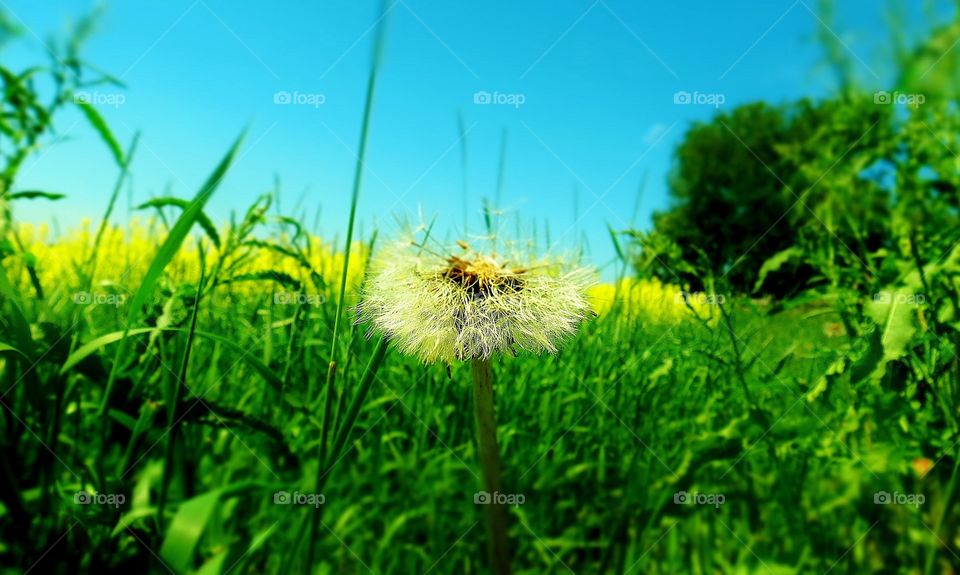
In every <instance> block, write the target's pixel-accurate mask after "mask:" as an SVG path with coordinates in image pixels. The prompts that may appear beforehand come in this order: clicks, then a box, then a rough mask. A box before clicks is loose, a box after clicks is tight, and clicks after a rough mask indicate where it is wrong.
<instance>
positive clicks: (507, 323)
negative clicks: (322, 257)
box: [358, 242, 593, 363]
mask: <svg viewBox="0 0 960 575" xmlns="http://www.w3.org/2000/svg"><path fill="white" fill-rule="evenodd" d="M458 244H459V247H460V251H461V253H460V254H459V255H449V256H442V255H440V254H435V253H431V252H428V251H427V250H421V249H420V247H419V246H411V245H409V244H399V245H394V246H392V247H390V248H388V249H386V250H384V251H383V252H381V253H380V254H379V255H378V256H376V257H375V258H374V260H373V261H372V262H371V266H370V274H369V276H368V278H367V284H366V286H365V288H364V291H363V296H362V298H361V299H362V302H361V304H360V306H359V309H358V311H359V319H360V321H362V322H370V323H371V324H372V329H373V330H375V331H380V332H382V333H384V334H385V335H387V336H388V337H389V338H390V339H391V340H393V342H394V344H395V345H396V346H397V348H398V349H399V350H400V351H401V352H403V353H407V354H411V355H415V356H417V357H419V358H420V359H422V360H423V361H425V362H427V363H433V362H435V361H437V360H443V361H446V362H448V363H450V362H452V361H453V360H474V359H489V358H490V357H491V356H493V355H495V354H497V353H504V352H508V353H514V354H515V353H516V351H517V349H522V350H526V351H530V352H533V353H537V354H539V353H543V352H548V353H554V352H556V351H557V348H558V347H559V346H560V344H561V343H562V342H563V341H564V340H566V339H567V338H569V337H571V336H572V335H574V334H575V333H576V331H577V328H578V327H579V326H580V323H581V322H582V321H583V320H584V319H585V318H586V317H588V316H589V315H592V314H593V312H592V310H591V307H590V304H589V302H588V300H587V297H586V291H587V289H588V288H589V287H590V286H591V285H592V284H593V273H592V272H591V271H590V270H588V269H585V268H573V269H566V270H565V269H564V268H565V266H564V265H562V262H551V263H547V262H530V263H529V264H528V265H520V264H519V263H518V262H517V261H516V260H513V259H509V260H508V259H504V258H500V257H497V256H496V255H491V254H483V253H478V252H476V251H474V250H473V249H471V248H470V246H469V245H467V244H466V243H465V242H458Z"/></svg>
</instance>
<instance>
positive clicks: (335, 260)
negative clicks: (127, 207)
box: [4, 218, 367, 297]
mask: <svg viewBox="0 0 960 575" xmlns="http://www.w3.org/2000/svg"><path fill="white" fill-rule="evenodd" d="M16 233H17V235H18V237H19V239H20V241H21V242H22V244H23V246H24V249H25V251H26V252H27V253H28V254H29V257H30V259H31V260H32V261H33V262H34V265H35V267H36V271H37V275H38V278H39V280H40V283H41V285H43V286H44V287H45V288H55V289H60V290H61V292H66V291H68V290H72V289H80V288H82V287H84V286H81V285H79V284H77V280H78V278H79V274H78V272H79V271H81V270H83V269H84V268H83V266H84V265H85V263H86V262H87V261H88V260H89V258H90V256H91V254H92V250H93V247H94V238H95V236H96V226H92V225H91V223H90V221H89V220H84V221H83V222H82V224H81V226H80V227H79V228H78V229H75V230H71V231H69V232H67V233H65V234H63V235H60V236H57V237H54V235H53V234H52V233H51V230H50V227H49V226H48V225H46V224H41V225H33V224H30V223H18V224H17V225H16ZM164 239H165V232H164V230H163V229H162V227H161V226H159V225H158V223H157V222H156V221H155V220H153V219H148V220H146V221H145V220H142V219H139V218H133V219H132V220H131V222H130V223H129V224H128V225H126V226H123V227H120V226H115V225H108V226H107V227H106V228H105V230H104V234H103V237H102V238H101V241H100V245H99V259H98V264H97V268H96V274H95V276H94V278H93V281H92V283H93V285H94V287H102V288H107V287H110V288H112V289H115V290H119V291H134V290H135V289H136V286H137V285H139V282H140V280H141V279H142V278H143V276H144V275H145V274H146V271H147V269H148V267H149V265H150V262H151V261H152V259H153V257H154V255H155V254H156V252H157V251H158V250H159V248H160V246H161V245H162V243H163V241H164ZM285 240H286V238H284V237H279V238H278V239H277V240H275V243H281V244H282V243H283V242H284V241H285ZM306 243H307V246H308V247H309V249H306V250H305V252H306V258H305V259H306V262H307V263H308V264H309V265H310V267H311V269H312V270H313V271H314V272H316V273H317V274H318V275H319V276H320V277H321V278H323V279H324V280H325V281H326V282H327V284H328V285H333V284H334V283H335V282H336V281H337V279H338V278H339V277H340V273H341V270H342V269H343V261H344V258H343V254H342V253H341V252H340V251H338V250H336V249H335V248H334V247H333V245H332V244H330V243H328V242H325V241H323V240H321V239H320V238H317V237H315V236H309V237H308V238H307V240H306ZM366 252H367V249H366V246H363V245H359V244H358V245H357V246H355V249H354V254H355V257H353V258H351V260H350V265H349V269H348V270H347V285H348V286H349V287H350V288H351V290H350V291H351V292H354V291H355V290H356V289H357V288H358V287H359V285H360V281H361V278H362V276H363V271H364V268H365V265H366ZM356 254H359V256H357V255H356ZM217 255H218V252H217V250H216V249H215V248H213V247H212V246H208V253H207V261H208V262H210V261H212V260H213V259H214V258H216V257H217ZM235 260H236V261H235V262H234V263H235V265H231V274H232V275H233V276H240V275H243V274H252V273H256V272H260V271H272V272H279V273H282V274H285V275H288V276H290V277H293V278H295V279H298V280H300V281H302V282H304V283H306V282H307V279H308V275H309V271H308V270H305V269H304V268H303V266H302V265H301V263H299V262H297V261H296V260H295V259H294V258H291V257H289V256H286V255H284V254H282V253H279V252H277V251H274V250H269V249H262V248H258V247H256V246H249V247H244V248H243V249H242V250H240V251H239V252H238V253H237V254H236V255H235ZM4 265H7V266H10V268H11V269H12V270H15V271H16V272H17V273H15V274H13V277H12V278H11V279H12V280H13V281H16V282H17V283H18V285H19V286H20V287H21V288H22V289H25V290H27V289H29V281H30V280H29V277H28V275H27V272H26V270H25V269H23V267H22V266H21V268H20V269H17V268H16V267H15V265H14V264H12V263H11V262H5V264H4ZM199 266H200V253H199V251H198V250H197V248H196V246H195V245H194V244H192V243H190V242H187V243H185V244H184V245H183V247H182V248H181V249H180V250H179V251H178V252H177V255H176V256H175V257H174V258H173V260H172V261H171V262H170V264H169V265H168V266H167V269H166V272H165V273H166V274H167V276H168V277H169V278H171V280H172V281H173V282H174V283H187V282H195V281H197V279H198V277H199V271H198V270H199ZM223 279H229V278H223ZM231 291H233V292H234V293H236V294H238V295H257V294H262V293H263V286H262V285H257V284H256V283H255V282H240V283H235V284H233V285H232V286H231ZM334 292H335V290H331V293H330V294H329V295H330V296H331V297H334V296H336V295H337V294H336V293H334ZM51 295H57V294H56V293H52V294H51ZM59 295H60V296H64V295H65V294H64V293H60V294H59Z"/></svg>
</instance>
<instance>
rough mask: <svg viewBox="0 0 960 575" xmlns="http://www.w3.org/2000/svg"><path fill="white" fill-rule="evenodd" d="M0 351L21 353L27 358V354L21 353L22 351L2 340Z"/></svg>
mask: <svg viewBox="0 0 960 575" xmlns="http://www.w3.org/2000/svg"><path fill="white" fill-rule="evenodd" d="M0 353H18V354H20V355H22V356H23V357H24V358H27V354H25V353H23V352H22V351H20V350H19V349H17V348H15V347H13V346H12V345H7V344H5V343H3V342H0ZM27 359H29V358H27Z"/></svg>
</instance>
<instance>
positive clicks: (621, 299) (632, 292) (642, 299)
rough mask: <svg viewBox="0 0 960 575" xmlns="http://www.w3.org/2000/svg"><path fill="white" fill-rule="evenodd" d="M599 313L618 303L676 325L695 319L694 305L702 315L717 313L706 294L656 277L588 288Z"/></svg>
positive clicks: (645, 315) (595, 308)
mask: <svg viewBox="0 0 960 575" xmlns="http://www.w3.org/2000/svg"><path fill="white" fill-rule="evenodd" d="M588 294H589V296H590V300H591V303H592V304H593V310H594V311H595V312H596V313H597V314H598V315H601V316H603V315H606V314H608V313H613V312H614V310H615V307H616V306H617V304H619V305H620V306H622V310H623V311H627V312H629V313H631V314H636V315H642V316H643V317H645V318H646V319H649V320H650V321H652V322H653V323H656V324H665V325H674V324H677V323H680V322H682V321H689V320H690V319H692V315H691V313H690V308H689V307H687V304H689V306H690V307H692V308H693V310H694V311H695V312H696V313H697V315H699V316H700V317H704V318H705V317H714V318H715V316H716V314H711V305H710V303H709V299H708V298H707V297H703V296H704V294H685V293H684V291H683V290H681V289H680V288H679V287H677V286H675V285H672V284H667V283H663V282H661V281H660V280H658V279H656V278H652V279H645V278H624V279H622V280H620V281H619V282H617V283H603V284H597V285H594V286H592V287H591V288H590V290H589V292H588Z"/></svg>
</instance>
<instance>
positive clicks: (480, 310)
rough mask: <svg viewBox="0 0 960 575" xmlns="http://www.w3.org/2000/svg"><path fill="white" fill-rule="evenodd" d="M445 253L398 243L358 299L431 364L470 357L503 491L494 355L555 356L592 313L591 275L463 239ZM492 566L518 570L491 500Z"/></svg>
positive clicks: (491, 460)
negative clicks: (501, 252) (504, 253)
mask: <svg viewBox="0 0 960 575" xmlns="http://www.w3.org/2000/svg"><path fill="white" fill-rule="evenodd" d="M458 248H459V249H458V250H455V251H456V252H457V253H455V254H452V255H442V254H438V253H435V252H433V251H431V250H429V249H427V248H426V247H425V246H422V245H417V244H413V245H411V244H410V243H407V244H398V245H395V246H393V247H391V248H388V249H386V250H385V251H383V252H382V253H380V254H379V255H378V256H376V257H374V259H373V260H372V261H371V264H370V272H369V275H368V277H367V282H366V285H365V287H364V290H363V293H362V297H361V303H360V305H359V308H358V311H359V320H360V321H362V322H369V323H370V324H371V326H372V330H373V331H379V332H381V333H383V334H384V335H385V336H387V337H388V338H389V339H390V340H392V341H393V342H394V344H395V345H396V347H397V349H399V350H400V351H401V352H403V353H407V354H411V355H414V356H416V357H418V358H420V359H421V360H422V361H424V362H425V363H433V362H436V361H438V360H441V361H444V362H447V363H448V364H450V363H452V362H454V361H457V360H460V361H470V362H471V368H472V369H471V371H472V374H473V395H474V410H475V416H476V425H477V446H478V452H479V459H480V466H481V468H482V470H483V481H484V487H485V489H486V491H487V492H488V493H497V492H500V456H499V450H498V446H497V433H496V418H495V416H494V400H493V372H492V369H491V367H490V358H491V357H493V356H494V355H496V354H500V353H505V352H506V353H512V354H516V353H517V351H518V350H526V351H530V352H533V353H537V354H539V353H543V352H548V353H554V352H556V351H557V349H558V347H559V346H560V345H561V344H562V342H563V341H564V340H566V339H568V338H570V337H572V336H573V335H574V334H575V333H576V331H577V328H578V327H579V326H580V324H581V322H583V320H584V319H585V318H587V317H588V316H590V315H592V314H593V313H594V312H593V311H592V310H591V306H590V303H589V302H588V300H587V296H586V292H587V289H588V288H589V287H590V286H591V285H592V283H593V281H592V280H593V274H592V272H590V271H589V270H587V269H584V268H573V269H568V268H567V266H565V265H564V264H563V262H523V263H521V262H520V261H517V259H516V258H503V257H499V256H497V255H496V254H487V253H481V252H477V251H474V250H473V249H472V248H471V247H470V246H469V245H468V244H466V243H464V242H458ZM486 512H487V536H488V543H489V545H488V547H489V552H490V562H491V565H492V567H493V572H494V573H496V574H497V575H500V574H504V573H510V562H509V551H508V546H507V536H506V532H507V529H506V525H507V521H506V509H505V508H504V506H503V504H502V503H498V502H497V501H490V502H489V504H487V505H486Z"/></svg>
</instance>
